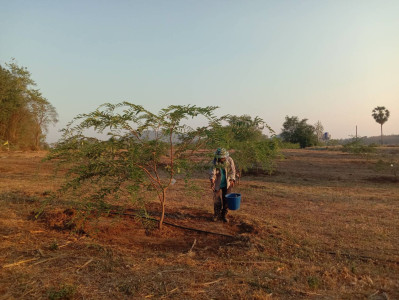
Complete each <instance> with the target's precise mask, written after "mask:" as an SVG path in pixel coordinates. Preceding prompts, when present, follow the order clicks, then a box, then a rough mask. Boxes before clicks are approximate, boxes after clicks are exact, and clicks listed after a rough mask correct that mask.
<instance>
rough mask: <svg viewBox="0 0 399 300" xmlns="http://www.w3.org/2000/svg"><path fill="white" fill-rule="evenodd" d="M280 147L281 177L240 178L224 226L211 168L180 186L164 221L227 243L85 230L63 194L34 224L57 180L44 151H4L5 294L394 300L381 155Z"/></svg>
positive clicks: (395, 208) (127, 227)
mask: <svg viewBox="0 0 399 300" xmlns="http://www.w3.org/2000/svg"><path fill="white" fill-rule="evenodd" d="M393 150H395V149H392V148H390V149H389V151H391V152H392V151H393ZM397 153H398V152H395V151H394V152H393V154H392V155H397ZM284 154H285V156H286V159H285V160H283V161H281V162H279V165H278V172H277V173H276V175H273V176H246V177H243V178H242V180H241V184H240V186H238V187H237V188H236V189H235V191H236V192H240V193H241V194H242V196H243V199H242V204H241V209H240V210H238V211H234V212H231V213H230V220H231V222H230V223H229V224H227V225H226V224H222V223H213V222H211V221H210V219H211V213H212V199H211V195H210V191H209V186H208V185H209V184H208V181H207V180H206V174H205V173H204V174H198V179H196V180H195V183H196V184H197V185H198V186H199V187H200V189H199V190H198V191H196V192H195V193H193V194H188V193H187V192H186V191H185V190H184V187H183V184H182V182H180V181H178V182H177V184H176V185H174V186H173V189H172V190H171V191H170V194H169V200H168V205H167V215H166V221H168V222H171V223H174V224H179V225H183V226H188V227H194V228H198V229H202V230H207V231H212V232H219V233H223V234H226V235H232V236H234V237H232V238H229V237H225V236H218V235H212V234H203V233H197V232H193V231H187V230H183V229H179V228H175V227H170V226H165V228H164V230H163V231H162V232H159V231H158V230H152V229H151V228H146V227H144V226H143V224H142V223H141V222H140V221H139V220H137V219H135V218H130V217H129V216H115V215H111V216H102V217H100V218H98V219H96V221H95V222H86V223H85V227H84V230H85V233H84V234H82V232H81V231H80V232H79V231H78V230H77V229H78V228H79V225H80V224H79V222H81V219H80V218H74V217H76V212H75V211H74V210H66V208H67V203H65V202H63V200H62V199H55V201H53V202H52V204H50V205H49V206H47V207H46V208H45V211H44V214H42V216H41V217H40V218H39V219H38V220H36V219H35V218H34V214H32V211H38V210H40V208H41V207H42V203H43V201H44V200H46V199H48V195H49V194H51V192H53V191H55V190H56V189H57V187H58V186H59V185H60V183H61V182H62V178H61V177H60V176H54V174H53V172H52V170H51V164H50V163H46V164H40V160H41V158H42V157H43V156H44V155H45V153H44V152H39V153H37V152H31V153H23V152H19V153H6V152H2V153H0V171H1V173H0V178H1V179H0V241H1V242H0V266H1V268H0V299H42V298H45V299H46V298H48V299H112V298H115V299H129V298H139V299H143V298H146V299H191V298H195V299H309V298H310V299H354V298H355V299H365V298H366V299H367V298H369V299H398V298H399V281H398V278H399V249H398V247H397V243H398V241H399V222H398V215H399V184H398V183H397V182H396V183H395V182H391V181H389V180H382V179H381V178H389V176H390V174H380V173H378V174H377V173H376V172H375V170H374V165H375V162H376V161H377V160H378V159H379V155H385V154H379V155H376V156H371V157H360V156H354V155H350V154H344V153H341V152H337V151H315V150H313V151H311V150H287V151H285V152H284ZM201 176H202V178H201ZM383 176H385V177H383ZM148 210H149V211H150V212H152V214H153V215H154V216H157V212H158V205H157V203H156V202H154V203H153V202H150V203H149V205H148Z"/></svg>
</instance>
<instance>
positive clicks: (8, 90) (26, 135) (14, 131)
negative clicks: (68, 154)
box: [0, 61, 58, 150]
mask: <svg viewBox="0 0 399 300" xmlns="http://www.w3.org/2000/svg"><path fill="white" fill-rule="evenodd" d="M35 87H36V83H35V82H34V81H33V80H32V78H31V73H30V72H29V71H28V70H27V69H26V68H25V67H21V66H18V65H17V64H16V63H15V62H14V61H11V63H6V64H5V65H4V66H3V65H0V143H1V147H2V148H3V147H4V146H7V147H10V146H11V147H12V148H14V149H32V150H38V149H40V148H42V147H43V145H44V144H45V137H46V133H47V129H48V125H49V124H53V123H56V122H57V121H58V120H57V117H58V116H57V112H56V110H55V108H54V106H53V105H52V104H51V103H50V102H49V101H48V100H47V99H46V98H44V97H43V95H42V94H41V92H40V91H39V90H38V89H36V88H35Z"/></svg>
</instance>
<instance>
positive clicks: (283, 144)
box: [278, 139, 300, 149]
mask: <svg viewBox="0 0 399 300" xmlns="http://www.w3.org/2000/svg"><path fill="white" fill-rule="evenodd" d="M278 142H279V145H280V148H281V149H299V148H300V145H299V143H295V144H294V143H290V142H284V141H283V140H281V139H278Z"/></svg>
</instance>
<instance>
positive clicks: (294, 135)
mask: <svg viewBox="0 0 399 300" xmlns="http://www.w3.org/2000/svg"><path fill="white" fill-rule="evenodd" d="M306 122H307V119H302V120H301V121H299V119H298V117H288V116H286V117H285V122H284V123H283V129H282V132H281V137H282V139H283V141H284V142H289V143H293V144H296V143H299V145H300V147H301V148H305V147H310V146H316V145H317V144H318V137H317V134H316V132H315V128H314V127H313V126H312V125H309V124H307V123H306Z"/></svg>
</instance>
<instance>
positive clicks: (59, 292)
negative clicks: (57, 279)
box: [47, 284, 76, 300]
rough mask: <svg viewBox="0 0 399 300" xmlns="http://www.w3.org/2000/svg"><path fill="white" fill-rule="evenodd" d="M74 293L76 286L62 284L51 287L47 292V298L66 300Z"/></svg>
mask: <svg viewBox="0 0 399 300" xmlns="http://www.w3.org/2000/svg"><path fill="white" fill-rule="evenodd" d="M75 293H76V287H75V286H73V285H68V284H64V285H61V286H60V287H58V288H51V289H50V290H49V291H48V292H47V296H48V299H50V300H68V299H72V298H73V295H74V294H75Z"/></svg>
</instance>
